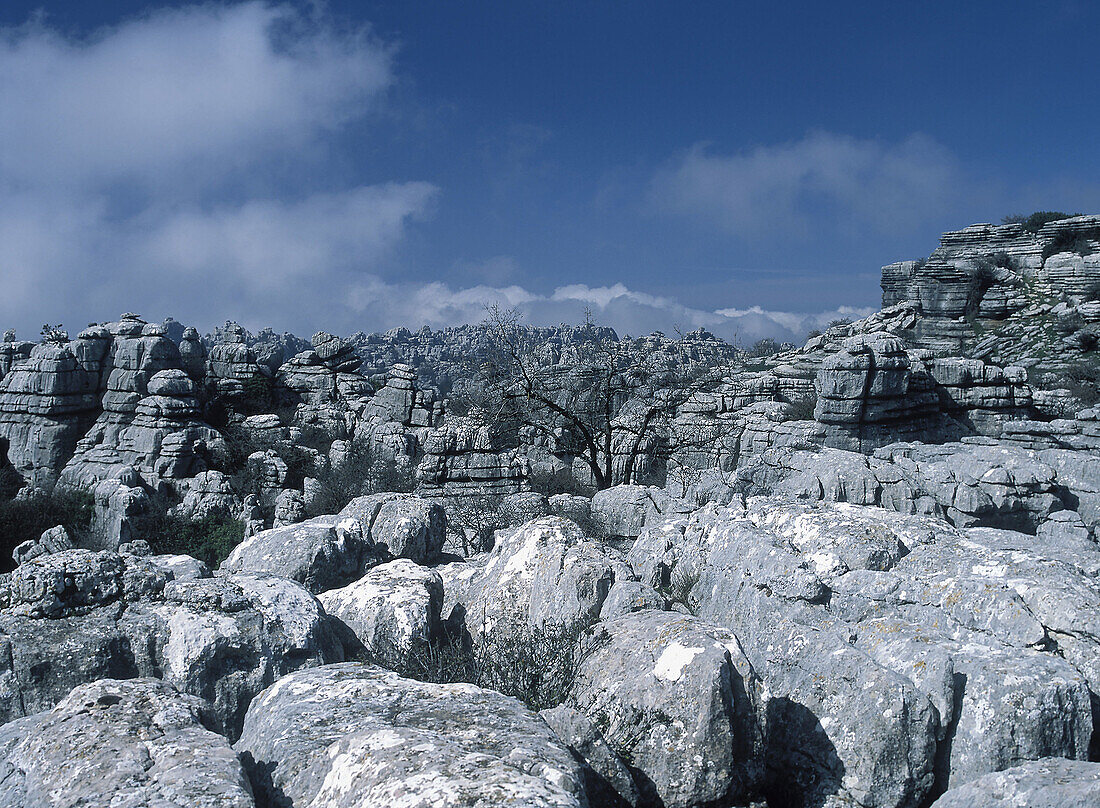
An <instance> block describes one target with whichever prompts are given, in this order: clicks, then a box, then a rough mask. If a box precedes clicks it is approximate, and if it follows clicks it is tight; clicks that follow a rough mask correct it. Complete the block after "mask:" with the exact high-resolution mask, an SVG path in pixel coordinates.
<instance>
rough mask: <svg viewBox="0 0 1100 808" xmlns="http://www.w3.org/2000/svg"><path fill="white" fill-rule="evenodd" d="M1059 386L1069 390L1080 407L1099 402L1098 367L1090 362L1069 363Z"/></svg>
mask: <svg viewBox="0 0 1100 808" xmlns="http://www.w3.org/2000/svg"><path fill="white" fill-rule="evenodd" d="M1061 387H1062V389H1064V390H1067V391H1069V393H1070V394H1071V395H1072V396H1073V397H1074V398H1076V399H1077V400H1078V401H1079V402H1080V403H1081V406H1082V407H1094V406H1096V405H1097V404H1100V367H1098V366H1097V365H1095V364H1093V363H1090V362H1077V363H1076V364H1074V365H1071V366H1070V367H1069V368H1068V369H1067V370H1066V374H1065V379H1064V380H1063V381H1062V384H1061Z"/></svg>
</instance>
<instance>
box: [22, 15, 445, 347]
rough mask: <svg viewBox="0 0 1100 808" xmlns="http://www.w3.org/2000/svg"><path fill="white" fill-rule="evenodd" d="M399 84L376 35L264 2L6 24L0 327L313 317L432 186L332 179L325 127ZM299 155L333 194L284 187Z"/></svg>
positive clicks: (377, 259)
mask: <svg viewBox="0 0 1100 808" xmlns="http://www.w3.org/2000/svg"><path fill="white" fill-rule="evenodd" d="M392 81H393V75H392V69H391V51H390V48H389V47H388V46H386V45H385V44H383V43H380V42H378V41H377V40H376V39H374V38H372V37H371V36H370V34H369V32H367V31H366V30H350V29H346V28H344V29H340V30H337V28H336V27H335V26H334V25H333V24H332V23H331V21H329V20H327V19H326V18H325V17H324V16H323V15H320V16H319V15H314V16H307V15H305V14H303V13H300V12H297V11H295V10H293V9H292V8H290V7H289V6H277V5H271V4H267V3H261V2H248V3H243V4H236V5H219V4H206V5H199V6H191V7H186V8H182V9H177V10H170V9H162V10H159V11H155V12H152V13H149V14H147V15H145V16H142V17H139V18H137V19H133V20H130V21H128V22H124V23H122V24H120V25H118V26H116V27H114V28H110V29H105V30H102V31H99V32H97V33H95V34H94V35H92V36H90V37H88V38H85V39H74V38H71V37H67V36H64V35H62V34H60V33H58V32H56V31H53V30H50V29H49V28H47V27H45V26H43V25H42V24H40V23H30V24H28V25H26V26H23V27H21V28H18V29H6V30H0V109H2V110H3V113H2V114H0V272H2V275H3V278H4V286H3V292H4V294H3V295H0V322H3V323H4V324H5V325H7V324H13V325H17V326H18V327H19V328H20V329H21V330H22V331H23V333H26V332H27V330H28V329H31V333H34V331H36V330H37V324H40V323H41V322H43V321H45V320H48V321H49V322H55V321H56V320H58V319H62V320H63V321H64V322H67V323H68V324H69V325H70V327H73V328H79V326H80V325H81V324H82V323H83V322H87V321H88V320H89V319H97V320H102V319H107V318H111V317H115V316H117V315H118V314H119V313H120V312H121V311H123V310H137V311H143V312H145V313H147V314H149V316H163V314H172V315H174V316H177V317H179V318H181V319H188V320H192V321H197V322H199V323H211V322H215V321H217V320H218V319H223V318H226V317H238V316H239V317H242V318H250V317H251V318H261V317H263V318H265V319H268V320H269V321H279V320H283V321H286V322H287V323H288V324H293V325H294V326H295V327H299V328H302V329H303V330H308V329H309V327H310V326H311V325H312V323H310V322H308V319H309V318H315V319H319V318H321V317H323V316H324V315H325V313H326V312H327V311H329V309H330V307H331V306H332V305H333V301H334V300H339V298H340V297H341V296H342V295H343V294H344V293H345V292H346V290H347V289H348V287H349V285H350V284H351V283H352V282H353V281H354V280H355V278H356V276H357V275H358V274H359V273H362V272H370V271H377V269H378V267H379V265H380V264H381V262H383V261H385V260H386V259H387V258H388V257H389V256H390V255H391V254H392V251H393V250H394V248H395V247H396V246H397V245H398V244H399V242H400V241H401V239H402V238H403V236H404V234H405V233H406V230H407V225H408V222H409V221H411V220H412V219H414V218H416V217H418V216H421V215H423V214H424V213H425V212H426V211H427V210H429V209H430V206H431V202H432V200H433V199H434V198H435V197H436V195H437V193H438V190H437V189H436V188H435V187H434V186H433V185H431V184H429V183H425V182H405V183H388V184H381V185H373V186H355V185H351V186H350V187H349V185H348V184H347V183H344V184H343V185H341V184H340V177H339V171H338V169H333V168H332V167H331V165H330V162H329V155H328V149H329V145H330V138H329V136H330V134H332V133H334V132H337V131H338V130H340V129H341V127H343V126H345V125H346V124H348V123H349V122H350V121H353V120H361V119H363V118H364V116H365V115H367V114H368V113H369V112H370V111H371V110H372V109H373V108H374V107H375V106H377V105H378V103H379V102H380V100H381V98H382V96H383V95H384V93H385V91H386V89H387V88H388V87H389V86H390V84H391V83H392ZM295 168H296V169H297V174H298V175H300V174H301V173H303V168H305V169H309V172H308V173H311V174H314V175H315V177H314V179H316V180H317V181H318V183H319V184H322V183H326V182H327V183H328V185H329V188H330V190H326V191H324V192H320V191H311V190H310V189H309V185H308V184H301V183H298V184H295V185H293V186H292V187H293V188H294V193H293V194H290V193H286V192H285V189H283V188H282V187H280V184H279V182H278V177H279V176H280V172H286V171H290V172H291V173H292V174H293V173H294V170H295ZM314 169H316V170H315V171H314ZM333 187H334V188H335V190H331V188H333ZM337 307H338V306H337Z"/></svg>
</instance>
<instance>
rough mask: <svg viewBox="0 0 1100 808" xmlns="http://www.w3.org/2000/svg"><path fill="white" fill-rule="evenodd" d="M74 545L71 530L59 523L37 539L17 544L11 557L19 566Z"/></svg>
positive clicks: (68, 548)
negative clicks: (70, 534) (70, 535)
mask: <svg viewBox="0 0 1100 808" xmlns="http://www.w3.org/2000/svg"><path fill="white" fill-rule="evenodd" d="M72 546H73V540H72V539H71V538H70V537H69V531H67V530H65V528H64V526H62V525H57V526H56V527H51V528H50V529H49V530H47V531H45V532H44V533H43V534H42V535H41V536H40V537H39V538H38V539H37V540H29V541H25V542H23V543H22V544H20V545H19V546H17V547H16V548H15V549H14V550H13V551H12V554H11V557H12V560H13V561H14V562H15V565H16V566H17V567H18V566H19V565H20V564H23V563H25V562H27V561H30V560H31V559H32V558H38V557H39V556H43V555H48V554H50V553H60V552H62V551H63V550H70V549H72Z"/></svg>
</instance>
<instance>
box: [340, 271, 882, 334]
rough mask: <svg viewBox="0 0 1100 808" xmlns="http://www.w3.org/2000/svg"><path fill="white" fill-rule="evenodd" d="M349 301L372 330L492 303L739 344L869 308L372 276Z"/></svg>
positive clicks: (462, 319)
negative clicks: (701, 301) (704, 303)
mask: <svg viewBox="0 0 1100 808" xmlns="http://www.w3.org/2000/svg"><path fill="white" fill-rule="evenodd" d="M348 303H349V305H350V307H351V308H352V309H354V310H355V312H356V313H357V318H358V319H361V320H363V321H367V322H370V323H372V324H374V325H373V326H372V327H375V328H379V329H388V328H393V327H396V326H406V327H408V328H413V329H415V328H417V327H419V326H421V325H429V326H431V327H432V328H442V327H445V326H449V325H459V324H461V323H476V322H478V321H480V320H482V319H484V317H485V307H486V306H487V305H491V304H497V305H500V306H503V307H505V308H515V309H518V310H519V311H520V312H521V313H522V314H523V315H524V318H525V321H526V322H528V323H531V324H532V325H556V324H558V323H578V322H583V320H584V316H585V311H586V310H591V312H592V314H593V316H594V318H595V319H596V321H597V322H599V323H600V324H601V325H609V326H612V327H613V328H615V329H616V330H617V331H618V332H619V333H620V335H622V334H631V335H634V336H639V335H642V334H649V333H651V332H653V331H663V332H665V333H666V334H673V333H675V331H676V330H677V329H679V330H680V331H691V330H694V329H696V328H699V327H703V328H706V329H707V330H709V331H711V332H713V333H715V334H717V335H718V336H720V337H723V338H724V339H728V340H731V341H734V342H739V343H741V344H743V345H748V344H751V343H752V342H755V341H756V340H758V339H761V338H763V337H771V338H773V339H777V340H780V341H785V340H796V341H797V340H801V339H802V338H803V337H805V335H806V332H808V331H809V330H811V329H813V328H819V327H821V326H823V325H825V324H827V323H828V322H830V321H831V320H834V319H837V318H838V317H849V318H856V317H864V316H866V315H868V314H870V313H871V310H870V309H853V308H850V307H844V308H841V309H837V310H835V311H827V312H816V313H809V314H806V313H803V314H798V313H791V312H782V311H766V310H764V309H761V308H760V307H756V306H754V307H753V308H751V309H745V310H735V309H724V310H721V311H706V310H703V309H696V308H690V307H688V306H683V305H681V304H679V303H677V302H676V301H674V300H671V299H669V298H663V297H657V296H654V295H648V294H644V293H641V292H634V291H631V290H630V289H628V288H627V287H625V286H624V285H623V284H621V283H617V284H615V285H614V286H601V287H591V286H587V285H585V284H571V285H568V286H560V287H558V288H557V289H554V290H553V291H552V292H551V293H549V294H536V293H534V292H531V291H529V290H527V289H525V288H523V287H521V286H506V287H492V286H484V285H483V286H474V287H469V288H465V289H453V288H451V287H450V286H448V285H446V284H443V283H429V284H422V285H417V284H394V283H387V282H385V281H383V280H382V279H380V278H377V277H371V278H369V279H367V280H365V281H364V282H362V283H361V284H360V285H359V286H358V287H357V288H356V289H355V290H354V291H353V292H352V294H351V295H350V296H349V300H348Z"/></svg>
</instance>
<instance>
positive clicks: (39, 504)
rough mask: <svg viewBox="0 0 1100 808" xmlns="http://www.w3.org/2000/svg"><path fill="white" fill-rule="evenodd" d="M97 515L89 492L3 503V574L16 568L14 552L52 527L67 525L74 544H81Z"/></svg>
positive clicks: (0, 521)
mask: <svg viewBox="0 0 1100 808" xmlns="http://www.w3.org/2000/svg"><path fill="white" fill-rule="evenodd" d="M94 511H95V498H94V497H93V496H92V494H91V493H90V492H87V491H65V492H60V491H58V492H54V493H52V494H39V495H37V496H33V497H30V498H28V499H10V500H7V501H6V502H0V571H4V572H6V571H8V570H10V569H12V568H13V567H14V566H15V562H14V561H12V557H11V553H12V550H14V549H15V548H16V547H17V546H18V545H20V544H22V543H23V542H25V541H28V540H31V539H37V538H38V537H39V536H41V535H42V534H43V533H44V532H46V531H47V530H49V529H50V528H51V527H57V526H58V525H63V526H64V527H65V529H66V530H67V531H69V535H70V536H71V537H72V539H73V540H74V541H80V539H81V538H83V537H84V536H85V535H86V534H87V532H88V528H89V527H91V524H92V515H93V513H94Z"/></svg>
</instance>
